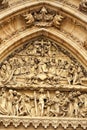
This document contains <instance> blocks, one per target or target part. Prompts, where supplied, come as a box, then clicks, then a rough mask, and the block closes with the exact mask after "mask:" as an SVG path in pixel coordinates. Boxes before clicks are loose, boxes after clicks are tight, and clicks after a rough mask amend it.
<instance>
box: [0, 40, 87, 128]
mask: <svg viewBox="0 0 87 130" xmlns="http://www.w3.org/2000/svg"><path fill="white" fill-rule="evenodd" d="M69 55H70V54H69ZM69 55H68V53H67V51H65V50H64V49H62V48H61V47H59V46H58V45H56V44H55V43H54V42H52V41H50V40H48V39H45V38H40V39H37V40H35V41H32V42H30V43H27V44H26V45H24V46H23V47H22V48H20V49H18V50H17V51H15V52H14V54H12V55H11V56H10V57H8V58H7V59H6V60H5V61H3V63H2V64H1V68H0V87H1V88H0V115H1V117H2V118H0V121H2V122H3V124H5V125H6V126H8V124H9V122H13V125H14V126H15V127H17V126H18V125H19V124H20V122H22V123H23V125H24V126H25V127H27V126H28V125H29V123H30V122H31V123H32V124H33V125H34V126H35V128H37V127H38V125H39V124H42V125H43V126H44V127H45V128H46V127H47V126H49V124H50V123H51V124H52V126H53V127H54V128H56V127H58V125H59V122H60V124H62V125H63V124H64V127H68V125H69V124H70V123H71V125H72V124H74V125H72V126H73V127H75V128H76V127H77V126H78V125H79V122H76V121H75V119H76V118H78V119H79V120H81V122H82V123H81V124H82V127H85V128H86V127H87V123H86V120H85V122H84V119H83V118H87V93H86V92H80V91H77V88H78V87H80V88H81V87H84V86H86V85H87V78H86V76H85V74H84V73H83V70H82V68H81V66H80V65H79V63H78V62H75V61H74V60H72V59H71V57H69ZM67 86H68V88H67V89H66V87H67ZM70 88H73V91H71V89H70ZM12 117H14V118H12ZM37 117H38V118H37ZM39 117H40V118H39ZM65 117H67V119H66V118H65ZM53 118H54V119H53ZM73 118H74V120H73ZM21 119H22V120H21ZM60 119H61V121H60ZM69 119H71V120H70V122H69ZM5 120H6V122H5ZM64 122H66V123H64ZM67 122H68V123H67ZM83 122H84V123H83ZM83 124H85V125H83Z"/></svg>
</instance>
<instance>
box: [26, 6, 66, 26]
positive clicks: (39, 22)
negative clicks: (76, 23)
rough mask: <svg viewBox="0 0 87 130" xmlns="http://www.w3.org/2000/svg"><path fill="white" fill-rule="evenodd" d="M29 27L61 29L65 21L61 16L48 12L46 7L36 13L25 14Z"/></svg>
mask: <svg viewBox="0 0 87 130" xmlns="http://www.w3.org/2000/svg"><path fill="white" fill-rule="evenodd" d="M23 17H24V18H25V21H26V24H27V26H31V25H33V24H34V25H35V26H38V27H50V26H55V27H57V28H60V26H61V23H62V21H63V19H64V17H63V16H61V15H60V14H56V13H54V12H50V11H48V10H47V9H46V8H45V7H42V8H41V9H40V10H39V11H36V12H27V13H25V14H23Z"/></svg>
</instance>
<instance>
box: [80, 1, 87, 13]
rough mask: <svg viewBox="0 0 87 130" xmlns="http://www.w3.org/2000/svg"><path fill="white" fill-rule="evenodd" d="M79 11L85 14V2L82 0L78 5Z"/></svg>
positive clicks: (86, 5)
mask: <svg viewBox="0 0 87 130" xmlns="http://www.w3.org/2000/svg"><path fill="white" fill-rule="evenodd" d="M79 9H80V10H81V11H83V12H86V13H87V0H82V1H81V3H80V5H79Z"/></svg>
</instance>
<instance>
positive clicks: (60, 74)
mask: <svg viewBox="0 0 87 130" xmlns="http://www.w3.org/2000/svg"><path fill="white" fill-rule="evenodd" d="M83 77H85V76H84V74H83V72H82V68H81V67H80V65H79V63H77V62H76V63H75V62H74V61H71V60H70V59H69V58H68V56H66V55H65V54H63V53H62V52H61V51H58V48H56V47H54V46H53V45H52V44H51V42H50V41H48V42H47V41H44V40H41V41H35V42H34V43H32V45H31V44H30V45H29V46H28V47H27V49H24V50H23V51H20V52H18V53H17V54H16V56H15V55H14V56H13V57H11V58H9V59H8V60H5V61H4V62H3V64H2V66H1V69H0V86H1V87H4V86H9V85H10V87H13V86H15V87H16V86H17V87H20V86H27V85H39V84H40V83H42V84H45V85H48V84H49V85H57V84H61V81H64V84H69V85H73V84H74V85H78V84H79V85H81V79H82V78H83Z"/></svg>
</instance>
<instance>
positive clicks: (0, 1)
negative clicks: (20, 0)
mask: <svg viewBox="0 0 87 130" xmlns="http://www.w3.org/2000/svg"><path fill="white" fill-rule="evenodd" d="M7 7H8V2H7V0H0V9H4V8H7Z"/></svg>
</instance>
